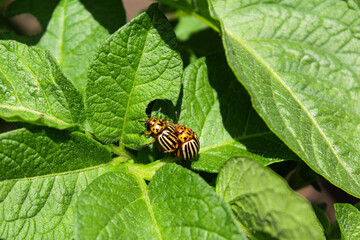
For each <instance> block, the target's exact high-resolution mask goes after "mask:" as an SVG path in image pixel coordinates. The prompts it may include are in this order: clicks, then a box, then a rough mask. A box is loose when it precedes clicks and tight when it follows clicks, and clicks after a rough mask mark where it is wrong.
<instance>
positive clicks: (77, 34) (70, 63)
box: [38, 0, 125, 92]
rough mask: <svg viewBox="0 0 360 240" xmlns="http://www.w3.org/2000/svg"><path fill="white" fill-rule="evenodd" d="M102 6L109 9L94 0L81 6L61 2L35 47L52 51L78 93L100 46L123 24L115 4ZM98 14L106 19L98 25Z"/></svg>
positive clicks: (71, 0)
mask: <svg viewBox="0 0 360 240" xmlns="http://www.w3.org/2000/svg"><path fill="white" fill-rule="evenodd" d="M104 3H107V4H108V5H109V7H108V6H106V5H103V4H101V5H100V4H98V3H96V2H94V1H84V2H83V4H84V5H83V4H82V3H81V2H80V1H79V0H67V1H61V2H60V3H59V5H58V6H57V7H56V8H55V10H54V13H53V15H52V18H51V21H50V22H49V25H48V27H47V29H46V32H45V33H44V35H43V36H42V38H41V40H40V42H39V44H38V46H40V47H43V48H45V49H49V50H50V51H51V53H52V54H53V56H55V58H56V59H57V61H58V63H59V64H60V66H61V68H62V69H63V71H64V73H65V75H66V76H68V77H69V78H70V79H71V80H72V81H73V82H74V84H75V85H76V86H77V88H78V89H79V91H81V92H84V88H85V81H86V78H87V76H86V75H87V71H88V68H89V63H90V61H91V59H92V58H93V55H94V53H95V50H96V49H97V48H98V45H99V43H101V42H103V41H104V40H105V39H106V38H108V37H109V36H110V34H109V32H111V33H112V32H114V30H116V29H117V28H119V27H121V26H122V25H123V24H124V23H125V12H124V9H123V7H122V5H121V4H118V1H114V0H113V1H106V2H104ZM108 10H111V11H108ZM97 15H99V16H102V18H104V17H107V18H105V20H104V21H99V22H98V21H97V20H96V17H97ZM114 19H116V20H117V21H114ZM79 29H84V31H79ZM74 63H77V64H74Z"/></svg>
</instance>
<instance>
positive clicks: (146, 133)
mask: <svg viewBox="0 0 360 240" xmlns="http://www.w3.org/2000/svg"><path fill="white" fill-rule="evenodd" d="M139 134H144V135H148V136H150V135H151V131H149V132H146V131H144V132H140V133H139Z"/></svg>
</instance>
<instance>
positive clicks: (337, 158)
mask: <svg viewBox="0 0 360 240" xmlns="http://www.w3.org/2000/svg"><path fill="white" fill-rule="evenodd" d="M222 28H223V29H222V30H223V32H225V34H228V36H229V37H231V38H233V39H234V40H235V41H237V42H238V43H239V44H241V45H242V46H243V47H244V48H245V49H246V50H247V51H248V52H249V53H250V54H251V55H252V56H253V57H254V58H255V59H257V61H258V62H259V63H261V65H263V66H264V67H265V68H266V69H267V70H268V72H269V73H270V74H272V75H273V77H274V79H276V80H278V82H279V83H280V84H281V85H283V87H284V88H285V89H286V90H287V91H288V92H289V94H290V95H291V96H292V97H293V99H294V100H295V101H296V102H297V103H298V104H299V106H300V107H301V108H302V109H303V111H304V112H305V114H306V115H307V116H308V118H309V119H310V120H311V121H312V122H313V124H314V126H315V128H316V129H317V130H318V132H319V133H320V135H322V136H323V139H324V140H325V142H326V144H327V145H328V146H329V148H330V150H331V152H332V153H333V155H334V156H335V158H336V160H337V161H338V162H339V164H340V165H341V167H342V168H343V169H344V170H345V172H347V174H348V176H350V178H351V179H352V180H353V181H354V183H355V184H356V185H357V186H358V187H359V188H360V184H359V183H358V181H357V180H356V179H355V178H354V176H353V175H352V174H351V173H350V172H349V170H348V169H347V168H346V167H345V165H344V163H343V162H342V161H341V160H340V158H339V156H338V155H337V153H336V151H335V149H334V148H333V146H332V145H331V144H330V142H329V140H328V138H327V136H326V135H325V133H324V132H323V131H322V129H321V128H320V126H319V125H318V123H317V122H316V121H315V119H314V118H313V117H312V116H311V114H310V113H309V111H308V110H307V109H306V107H305V106H304V105H303V104H302V103H301V101H300V100H299V99H298V98H297V97H296V96H295V95H294V93H293V92H292V91H291V89H290V88H289V87H288V86H287V85H286V83H285V82H283V81H282V80H281V79H280V77H279V76H278V75H277V74H276V73H275V72H274V71H273V70H272V69H271V68H270V67H269V65H268V64H266V63H265V62H264V61H263V59H261V58H260V57H259V56H258V55H257V54H255V52H254V51H253V50H252V49H251V48H250V46H248V45H246V44H245V43H244V42H243V41H242V40H241V39H239V38H238V37H237V36H236V35H235V34H233V33H232V32H231V31H229V30H228V29H224V28H225V27H224V25H223V24H222ZM225 34H224V36H225ZM269 127H270V126H269ZM274 133H275V131H274ZM279 137H280V138H281V139H282V137H281V136H279ZM324 174H325V173H324ZM351 188H352V187H351Z"/></svg>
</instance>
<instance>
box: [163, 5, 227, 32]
mask: <svg viewBox="0 0 360 240" xmlns="http://www.w3.org/2000/svg"><path fill="white" fill-rule="evenodd" d="M159 2H162V3H165V4H167V5H169V6H172V7H175V8H179V9H181V10H183V11H185V12H189V13H191V14H193V15H194V16H195V17H197V18H199V19H200V20H201V21H203V22H205V23H206V24H207V25H209V26H210V27H212V28H213V29H214V30H216V31H219V29H220V27H219V24H218V22H217V21H216V20H214V19H213V18H212V17H211V16H210V13H209V5H208V1H207V0H177V1H174V0H160V1H159Z"/></svg>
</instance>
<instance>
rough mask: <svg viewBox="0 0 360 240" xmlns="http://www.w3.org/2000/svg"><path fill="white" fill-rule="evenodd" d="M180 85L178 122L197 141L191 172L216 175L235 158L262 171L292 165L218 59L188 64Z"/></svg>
mask: <svg viewBox="0 0 360 240" xmlns="http://www.w3.org/2000/svg"><path fill="white" fill-rule="evenodd" d="M183 82H184V83H183V84H184V90H183V91H184V96H183V101H182V109H181V115H180V119H179V121H180V122H181V123H182V124H185V125H186V126H191V128H192V129H193V130H194V131H195V132H196V133H197V134H198V136H199V138H200V146H201V149H200V152H199V159H198V161H195V162H194V163H193V165H192V166H193V168H194V169H197V170H202V171H206V172H218V170H219V169H220V167H221V166H222V165H223V164H224V163H225V162H226V161H227V160H228V159H229V158H231V157H233V156H240V155H242V156H251V157H254V158H256V159H258V160H259V161H261V162H262V163H263V164H264V165H268V164H270V163H272V162H278V161H282V160H284V159H291V158H292V159H296V156H295V155H292V154H291V152H290V151H289V150H288V149H287V148H286V147H285V146H284V145H283V144H282V142H281V141H280V140H278V139H277V137H276V136H275V135H274V134H273V133H272V132H271V131H270V130H269V129H268V128H267V126H266V125H265V124H264V122H263V121H262V120H261V119H260V118H259V116H258V115H257V114H256V113H255V111H254V109H253V108H252V107H251V102H250V98H249V96H248V94H247V92H246V90H245V89H244V88H243V87H242V86H241V84H239V82H238V81H236V79H235V77H234V75H233V73H232V72H231V70H230V68H228V67H227V64H226V61H225V57H224V56H223V55H222V54H216V55H212V56H210V57H208V58H206V59H205V58H201V59H199V60H197V61H196V62H194V63H192V64H190V65H189V66H188V67H187V68H186V69H185V71H184V75H183ZM234 96H236V97H234Z"/></svg>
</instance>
